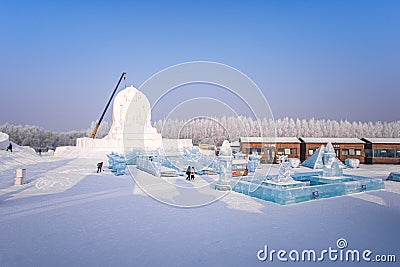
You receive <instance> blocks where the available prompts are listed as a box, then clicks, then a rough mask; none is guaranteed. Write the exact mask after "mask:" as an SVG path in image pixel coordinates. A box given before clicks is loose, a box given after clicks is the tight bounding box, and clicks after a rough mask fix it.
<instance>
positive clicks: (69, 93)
mask: <svg viewBox="0 0 400 267" xmlns="http://www.w3.org/2000/svg"><path fill="white" fill-rule="evenodd" d="M232 2H233V1H198V2H194V1H160V2H156V1H2V0H1V1H0V25H1V26H0V34H1V42H0V61H1V64H0V90H1V91H0V92H1V105H0V123H1V124H2V123H5V122H9V123H13V124H37V125H40V126H43V127H44V128H46V129H49V130H60V131H61V130H71V129H85V128H87V127H88V126H89V125H90V122H91V121H93V120H96V119H98V117H99V116H100V114H101V111H102V109H103V108H104V106H105V104H106V102H107V99H108V97H109V95H110V93H111V91H112V89H113V88H114V86H115V84H116V82H117V80H118V78H119V76H120V74H121V72H122V71H126V72H127V73H128V76H127V77H128V78H127V80H126V82H125V83H126V84H127V85H130V84H133V85H135V86H140V84H141V83H143V82H144V81H145V80H146V79H147V78H148V77H150V76H151V75H152V74H154V73H156V72H158V71H160V70H162V69H164V68H166V67H169V66H171V65H175V64H178V63H182V62H187V61H195V60H206V61H216V62H220V63H224V64H227V65H230V66H232V67H234V68H237V69H238V70H240V71H242V72H244V73H245V74H247V75H248V76H249V77H250V78H251V79H252V80H253V81H254V82H255V83H256V84H257V85H258V86H259V87H260V89H261V90H262V91H263V93H264V95H265V97H266V98H267V100H268V101H269V103H270V106H271V108H272V112H273V114H274V116H275V117H276V118H279V117H284V116H289V117H293V118H297V117H299V118H306V119H307V118H311V117H314V118H324V119H336V120H340V119H348V120H356V121H359V120H360V121H376V120H381V121H392V120H398V119H400V112H399V99H400V75H399V70H400V49H399V47H400V16H399V15H398V14H400V2H399V1H242V2H239V1H235V2H233V3H232ZM123 85H124V84H123ZM153 116H154V117H156V118H158V117H162V114H153Z"/></svg>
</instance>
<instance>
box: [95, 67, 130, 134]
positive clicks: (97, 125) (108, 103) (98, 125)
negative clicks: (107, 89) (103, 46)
mask: <svg viewBox="0 0 400 267" xmlns="http://www.w3.org/2000/svg"><path fill="white" fill-rule="evenodd" d="M125 75H126V72H123V73H122V75H121V77H120V78H119V81H118V83H117V86H115V89H114V91H113V93H112V95H111V97H110V99H109V100H108V102H107V105H106V107H105V108H104V111H103V114H101V116H100V119H99V121H98V122H97V123H96V126H95V127H94V130H93V133H92V135H91V136H90V138H95V136H96V133H97V130H99V127H100V123H101V121H102V120H103V118H104V115H106V112H107V109H108V107H109V106H110V103H111V100H112V99H113V98H114V95H115V93H116V92H117V89H118V87H119V84H120V83H121V81H122V79H123V78H124V76H125Z"/></svg>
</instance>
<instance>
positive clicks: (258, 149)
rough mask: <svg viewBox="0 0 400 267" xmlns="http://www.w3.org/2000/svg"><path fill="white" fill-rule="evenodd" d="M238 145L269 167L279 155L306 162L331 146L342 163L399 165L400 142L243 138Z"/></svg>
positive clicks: (396, 140)
mask: <svg viewBox="0 0 400 267" xmlns="http://www.w3.org/2000/svg"><path fill="white" fill-rule="evenodd" d="M239 141H240V151H242V153H244V154H247V155H250V154H252V153H257V154H259V155H260V156H261V161H262V162H268V163H271V162H272V163H276V162H277V159H278V157H279V156H280V155H287V156H288V157H289V158H299V159H300V161H301V162H303V161H305V160H306V159H308V158H309V157H310V156H312V155H313V154H314V153H315V151H316V150H317V149H318V148H320V147H321V145H324V146H325V145H326V144H327V143H329V142H331V143H332V146H333V148H334V149H335V152H336V155H337V157H338V158H339V159H340V160H341V161H343V162H344V161H345V160H346V159H347V158H353V159H354V158H355V159H358V160H360V163H365V164H375V163H383V164H400V138H361V139H358V138H333V137H332V138H330V137H324V138H314V137H299V138H297V137H240V139H239Z"/></svg>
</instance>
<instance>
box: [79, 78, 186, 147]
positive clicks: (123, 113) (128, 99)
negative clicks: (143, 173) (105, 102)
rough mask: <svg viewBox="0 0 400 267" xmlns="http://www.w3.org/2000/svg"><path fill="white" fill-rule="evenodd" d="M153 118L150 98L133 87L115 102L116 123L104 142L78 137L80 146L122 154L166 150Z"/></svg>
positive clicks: (172, 143)
mask: <svg viewBox="0 0 400 267" xmlns="http://www.w3.org/2000/svg"><path fill="white" fill-rule="evenodd" d="M150 119H151V107H150V103H149V100H148V99H147V97H146V96H145V95H144V94H143V93H142V92H141V91H139V90H137V89H136V88H134V87H133V86H130V87H127V88H126V89H124V90H122V91H121V92H119V93H118V94H117V95H116V97H115V99H114V106H113V123H112V126H111V128H110V131H109V133H108V135H107V136H105V137H104V138H102V139H92V138H87V137H85V138H78V139H77V142H76V146H77V147H81V148H85V149H92V150H99V151H107V152H111V151H114V152H118V153H125V152H127V151H130V150H132V151H137V150H139V151H155V150H157V149H160V148H163V140H162V138H161V134H159V133H158V132H157V129H156V128H154V127H152V126H151V123H150ZM164 143H165V144H166V145H167V147H170V146H173V147H176V149H179V148H182V147H183V146H191V145H192V142H191V140H188V139H176V140H168V139H166V140H164Z"/></svg>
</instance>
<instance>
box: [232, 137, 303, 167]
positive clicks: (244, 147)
mask: <svg viewBox="0 0 400 267" xmlns="http://www.w3.org/2000/svg"><path fill="white" fill-rule="evenodd" d="M239 141H240V150H241V151H242V153H244V154H248V155H250V154H253V153H257V154H259V155H260V156H261V162H268V163H276V162H277V159H278V157H279V156H281V155H287V156H288V157H289V158H300V140H299V139H298V138H296V137H240V139H239Z"/></svg>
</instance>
